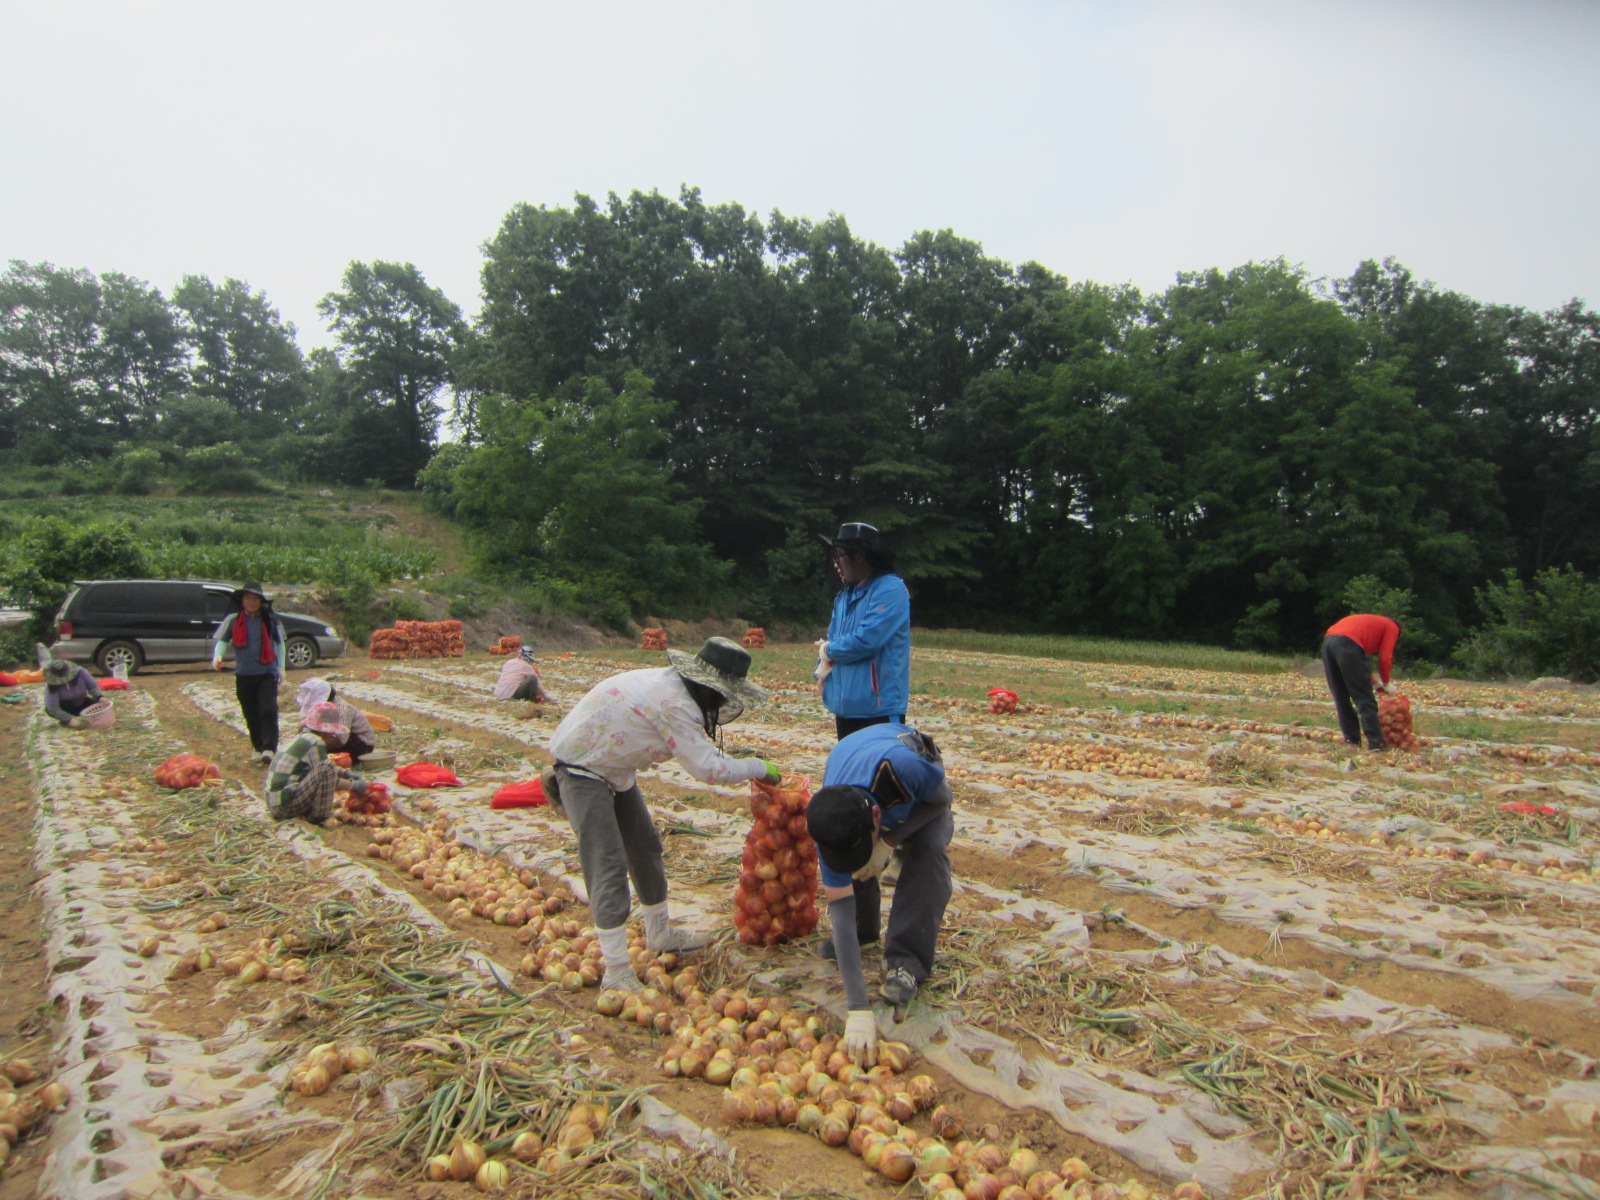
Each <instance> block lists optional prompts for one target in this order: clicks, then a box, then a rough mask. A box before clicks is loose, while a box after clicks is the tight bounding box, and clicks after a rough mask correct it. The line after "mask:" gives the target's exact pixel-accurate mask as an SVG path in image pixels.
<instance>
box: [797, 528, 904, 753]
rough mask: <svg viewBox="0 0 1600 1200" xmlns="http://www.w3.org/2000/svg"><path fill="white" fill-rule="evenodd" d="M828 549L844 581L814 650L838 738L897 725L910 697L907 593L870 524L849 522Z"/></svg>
mask: <svg viewBox="0 0 1600 1200" xmlns="http://www.w3.org/2000/svg"><path fill="white" fill-rule="evenodd" d="M819 536H821V537H822V540H823V541H825V542H827V543H828V546H829V547H830V548H831V550H832V552H833V565H834V569H835V570H837V571H838V572H839V578H840V579H841V580H842V581H843V583H844V587H843V588H842V589H841V590H840V592H839V594H838V595H837V596H835V597H834V599H833V617H832V619H831V620H830V621H829V622H828V640H827V641H826V642H824V643H823V645H822V650H821V654H820V655H819V656H818V663H817V678H818V679H819V680H820V681H821V683H822V703H823V704H824V705H826V706H827V709H828V711H829V712H831V713H832V714H833V723H834V731H835V733H836V735H837V736H838V737H841V738H842V737H844V736H846V735H847V734H851V733H854V732H855V731H856V730H858V729H862V728H864V727H866V726H868V725H879V724H882V723H884V722H886V721H894V722H897V723H901V724H903V723H904V722H905V719H906V702H907V701H908V700H909V699H910V697H911V596H910V594H909V593H908V592H907V591H906V585H905V582H904V581H903V580H902V579H901V578H900V576H898V575H896V574H895V571H894V558H893V556H892V555H890V553H889V551H888V550H887V549H886V548H885V547H884V544H883V537H882V535H881V534H880V533H879V532H878V530H877V529H876V527H874V526H872V525H868V524H866V523H864V522H861V521H849V522H846V523H845V524H844V525H841V526H840V527H839V536H838V537H832V538H830V537H828V536H826V535H825V534H824V535H819Z"/></svg>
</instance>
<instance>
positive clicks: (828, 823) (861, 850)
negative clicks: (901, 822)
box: [806, 784, 877, 875]
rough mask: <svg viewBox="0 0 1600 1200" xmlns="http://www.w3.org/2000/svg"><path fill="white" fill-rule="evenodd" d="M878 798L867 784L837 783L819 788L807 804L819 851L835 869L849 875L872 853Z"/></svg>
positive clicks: (812, 837)
mask: <svg viewBox="0 0 1600 1200" xmlns="http://www.w3.org/2000/svg"><path fill="white" fill-rule="evenodd" d="M876 804H877V801H876V800H874V799H873V798H872V793H871V792H869V791H867V789H866V788H860V787H851V786H849V785H848V784H834V785H833V786H831V787H825V788H819V789H818V790H817V793H816V795H814V796H812V797H811V802H810V803H809V804H807V805H806V829H807V831H808V832H809V833H810V834H811V840H812V841H814V842H816V844H817V855H818V857H820V858H821V859H822V862H823V865H825V866H826V867H827V868H828V869H829V870H831V871H838V872H839V873H841V874H844V875H849V874H851V873H852V872H854V871H857V870H859V869H860V868H861V867H862V866H863V865H864V864H865V863H866V861H867V859H869V858H871V857H872V838H873V832H874V824H873V820H872V809H873V807H874V805H876Z"/></svg>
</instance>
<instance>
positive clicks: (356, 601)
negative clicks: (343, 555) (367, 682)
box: [319, 569, 378, 646]
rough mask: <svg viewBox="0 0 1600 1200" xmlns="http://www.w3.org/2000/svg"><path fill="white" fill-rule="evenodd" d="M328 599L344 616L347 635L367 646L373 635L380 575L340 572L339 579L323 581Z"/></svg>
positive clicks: (358, 643)
mask: <svg viewBox="0 0 1600 1200" xmlns="http://www.w3.org/2000/svg"><path fill="white" fill-rule="evenodd" d="M319 582H320V583H321V585H322V587H323V590H325V591H326V592H327V594H328V600H329V602H330V603H332V604H334V605H335V606H336V607H337V608H338V609H339V613H340V615H341V617H342V622H341V623H342V624H343V626H344V632H345V636H346V637H348V638H349V639H350V640H351V641H352V642H355V643H356V644H357V645H361V646H365V645H366V644H367V640H368V639H369V638H370V637H371V636H372V630H373V623H372V604H373V601H374V600H376V599H377V597H378V579H377V576H375V575H373V574H371V573H370V572H367V571H362V570H359V569H352V570H345V571H340V572H339V574H338V576H337V578H333V579H323V580H319Z"/></svg>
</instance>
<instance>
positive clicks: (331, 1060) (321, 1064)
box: [289, 1042, 372, 1096]
mask: <svg viewBox="0 0 1600 1200" xmlns="http://www.w3.org/2000/svg"><path fill="white" fill-rule="evenodd" d="M371 1065H372V1051H371V1050H368V1049H367V1048H366V1047H365V1046H346V1047H344V1048H343V1049H342V1050H341V1049H340V1048H339V1047H338V1046H337V1045H335V1044H334V1043H333V1042H323V1043H322V1045H320V1046H313V1047H312V1049H311V1052H310V1053H309V1054H307V1055H306V1056H305V1057H304V1058H302V1059H301V1060H300V1061H299V1062H298V1063H296V1064H295V1066H294V1069H293V1070H292V1071H290V1072H289V1086H290V1087H291V1088H293V1089H294V1090H295V1091H297V1092H299V1093H300V1094H301V1095H302V1096H320V1095H322V1093H323V1092H325V1091H327V1090H328V1088H329V1087H330V1086H331V1085H332V1084H333V1081H334V1080H335V1079H337V1078H339V1076H341V1075H343V1074H345V1073H346V1072H349V1073H350V1074H354V1073H355V1072H357V1071H364V1070H366V1069H367V1068H368V1067H370V1066H371Z"/></svg>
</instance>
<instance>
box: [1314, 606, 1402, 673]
mask: <svg viewBox="0 0 1600 1200" xmlns="http://www.w3.org/2000/svg"><path fill="white" fill-rule="evenodd" d="M1335 634H1342V635H1344V636H1345V637H1347V638H1349V639H1350V640H1351V641H1352V642H1354V643H1355V644H1356V645H1358V646H1360V647H1361V649H1362V650H1363V651H1364V652H1365V653H1367V654H1369V655H1371V654H1376V655H1377V656H1378V678H1379V679H1381V680H1383V681H1384V682H1385V683H1388V682H1389V668H1390V666H1392V665H1393V663H1394V644H1395V643H1396V642H1398V641H1399V640H1400V626H1398V625H1396V624H1395V623H1394V622H1393V621H1391V620H1390V619H1389V618H1388V617H1380V616H1376V615H1374V614H1373V613H1356V614H1355V615H1353V616H1349V617H1345V618H1344V619H1343V620H1342V621H1335V622H1334V623H1333V624H1332V625H1330V626H1329V627H1328V634H1327V636H1328V637H1333V636H1334V635H1335Z"/></svg>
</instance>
